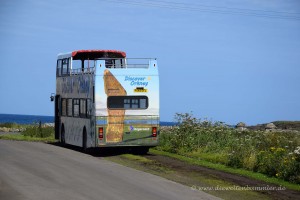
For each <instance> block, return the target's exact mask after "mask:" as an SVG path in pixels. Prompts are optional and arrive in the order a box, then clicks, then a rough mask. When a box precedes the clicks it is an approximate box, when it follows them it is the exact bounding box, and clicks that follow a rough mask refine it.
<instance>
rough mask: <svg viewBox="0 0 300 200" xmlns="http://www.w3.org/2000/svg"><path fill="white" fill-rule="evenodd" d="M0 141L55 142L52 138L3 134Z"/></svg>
mask: <svg viewBox="0 0 300 200" xmlns="http://www.w3.org/2000/svg"><path fill="white" fill-rule="evenodd" d="M0 139H3V140H18V141H31V142H55V141H56V140H55V139H54V137H53V136H50V137H44V138H41V137H31V136H26V135H23V134H21V133H20V134H4V135H0Z"/></svg>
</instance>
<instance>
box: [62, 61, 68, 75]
mask: <svg viewBox="0 0 300 200" xmlns="http://www.w3.org/2000/svg"><path fill="white" fill-rule="evenodd" d="M68 72H69V58H65V59H63V60H62V75H67V74H68Z"/></svg>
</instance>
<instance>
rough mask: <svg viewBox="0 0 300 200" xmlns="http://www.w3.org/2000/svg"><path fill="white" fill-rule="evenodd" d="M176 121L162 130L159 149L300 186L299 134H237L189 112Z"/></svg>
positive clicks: (230, 129)
mask: <svg viewBox="0 0 300 200" xmlns="http://www.w3.org/2000/svg"><path fill="white" fill-rule="evenodd" d="M175 120H176V121H177V124H178V125H177V126H174V127H167V128H162V130H161V134H160V146H159V147H158V148H159V149H161V150H163V151H168V152H171V153H177V154H181V155H185V156H192V157H197V158H201V159H206V160H208V161H211V162H216V163H222V164H225V165H228V166H231V167H235V168H244V169H248V170H252V171H256V172H260V173H264V174H267V175H268V176H274V177H277V178H280V179H284V180H287V181H290V182H293V183H298V184H300V135H299V133H295V132H293V133H290V132H265V131H248V130H246V131H238V130H236V129H233V128H230V127H227V126H226V125H224V124H223V123H221V122H212V121H207V120H204V121H201V120H200V119H196V118H195V117H193V116H192V115H191V114H189V113H185V114H178V113H177V114H176V115H175Z"/></svg>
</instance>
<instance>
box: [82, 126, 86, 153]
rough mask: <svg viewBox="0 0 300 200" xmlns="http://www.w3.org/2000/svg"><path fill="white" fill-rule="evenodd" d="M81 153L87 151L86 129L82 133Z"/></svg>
mask: <svg viewBox="0 0 300 200" xmlns="http://www.w3.org/2000/svg"><path fill="white" fill-rule="evenodd" d="M82 151H83V152H86V151H87V133H86V128H85V127H84V128H83V131H82Z"/></svg>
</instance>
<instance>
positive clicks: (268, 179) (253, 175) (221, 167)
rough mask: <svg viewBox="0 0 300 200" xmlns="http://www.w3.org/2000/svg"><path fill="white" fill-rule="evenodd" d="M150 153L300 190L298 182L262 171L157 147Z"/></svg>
mask: <svg viewBox="0 0 300 200" xmlns="http://www.w3.org/2000/svg"><path fill="white" fill-rule="evenodd" d="M150 153H153V154H156V155H162V156H168V157H171V158H175V159H179V160H181V161H184V162H187V163H189V164H193V165H199V166H204V167H208V168H211V169H216V170H219V171H224V172H227V173H232V174H238V175H242V176H245V177H249V178H252V179H256V180H260V181H264V182H266V183H272V184H275V185H278V186H281V187H285V188H287V189H292V190H297V191H300V186H299V185H297V184H293V183H289V182H286V181H283V180H279V179H277V178H274V177H268V176H266V175H264V174H261V173H256V172H251V171H248V170H244V169H236V168H231V167H228V166H225V165H222V164H216V163H211V162H208V161H205V160H201V159H195V158H189V157H186V156H182V155H178V154H173V153H169V152H164V151H159V150H156V149H150Z"/></svg>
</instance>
